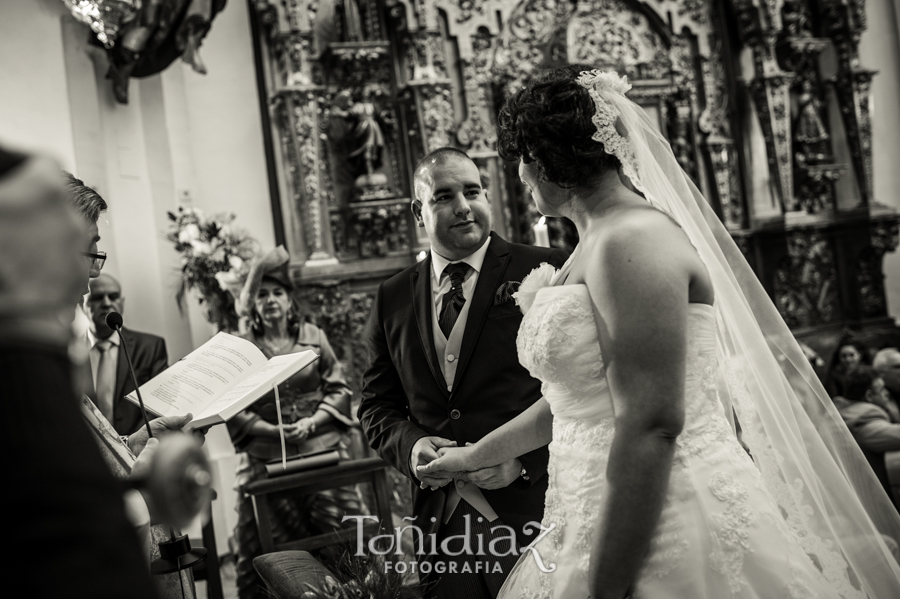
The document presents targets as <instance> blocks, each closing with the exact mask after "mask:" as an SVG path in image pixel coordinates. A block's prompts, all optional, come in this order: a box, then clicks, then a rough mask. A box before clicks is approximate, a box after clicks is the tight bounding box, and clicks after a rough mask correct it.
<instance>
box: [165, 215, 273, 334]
mask: <svg viewBox="0 0 900 599" xmlns="http://www.w3.org/2000/svg"><path fill="white" fill-rule="evenodd" d="M168 215H169V220H170V221H171V222H170V223H169V225H168V227H167V229H166V239H168V240H169V241H171V242H172V243H174V244H175V250H176V251H177V252H178V253H179V254H180V255H181V282H180V284H179V286H178V291H177V292H176V294H175V300H176V301H177V302H178V307H179V308H181V309H182V310H183V309H184V301H185V297H186V296H187V294H188V292H190V291H192V290H194V291H196V292H197V293H198V294H199V296H200V303H201V305H202V306H203V307H204V309H205V311H206V319H207V320H208V321H209V322H210V323H212V324H214V325H215V326H216V327H217V328H218V330H220V331H227V332H236V331H238V329H239V318H238V315H237V312H236V310H235V304H234V298H236V297H238V295H239V294H240V290H241V286H242V285H243V282H244V280H245V279H246V277H247V273H248V272H249V271H250V266H251V264H252V262H253V259H254V258H255V257H256V255H257V254H258V252H259V244H258V243H257V242H256V240H255V239H253V238H252V237H251V236H250V235H248V234H247V233H246V232H245V231H243V230H241V229H238V228H236V227H234V226H233V225H232V223H233V222H234V219H235V215H234V214H230V213H229V214H220V215H215V216H209V217H208V216H206V215H204V214H203V211H202V210H200V209H199V208H179V209H178V211H177V212H169V213H168Z"/></svg>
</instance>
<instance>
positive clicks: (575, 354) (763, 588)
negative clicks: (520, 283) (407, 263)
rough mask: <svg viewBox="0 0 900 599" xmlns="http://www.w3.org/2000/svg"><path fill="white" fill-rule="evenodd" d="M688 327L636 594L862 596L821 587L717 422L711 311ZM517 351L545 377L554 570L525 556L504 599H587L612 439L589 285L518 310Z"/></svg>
mask: <svg viewBox="0 0 900 599" xmlns="http://www.w3.org/2000/svg"><path fill="white" fill-rule="evenodd" d="M687 330H688V338H687V377H686V384H685V425H684V429H683V432H682V433H681V435H680V436H679V437H678V439H677V448H676V451H675V457H674V464H673V466H672V474H671V478H670V481H669V488H668V491H667V494H666V500H665V505H664V507H663V511H662V515H661V517H660V520H659V525H658V526H657V528H656V531H655V533H654V536H653V539H652V542H651V545H650V552H649V554H648V556H647V558H646V560H645V563H644V566H643V569H642V570H641V572H640V575H639V580H638V582H637V584H636V586H635V588H634V589H633V593H632V597H634V598H635V599H639V598H640V599H664V598H678V599H726V598H732V597H734V598H738V597H740V598H759V599H775V598H791V599H793V598H813V597H814V598H817V599H819V598H830V597H840V596H846V595H855V594H856V593H858V591H856V592H854V591H852V590H851V589H849V588H848V589H837V588H835V585H834V584H826V583H825V582H824V580H823V577H822V574H821V573H819V571H818V570H817V568H816V567H815V565H814V564H813V562H812V561H811V559H810V558H809V557H808V556H807V554H806V553H805V552H804V551H803V549H802V548H801V547H800V545H799V544H798V543H797V541H796V540H795V536H794V533H793V532H792V531H791V530H789V528H788V527H787V525H786V524H785V521H784V519H783V518H782V517H781V515H780V513H779V511H778V509H777V508H776V504H775V502H774V500H773V499H772V497H771V496H770V495H769V493H768V492H767V491H766V490H765V489H764V488H763V485H762V482H761V479H760V476H759V473H758V471H757V469H756V467H755V466H754V464H753V461H752V460H751V458H750V457H749V456H748V455H747V453H746V452H745V451H744V450H743V448H742V447H741V445H740V444H739V443H738V441H737V440H736V438H735V435H734V433H733V432H732V429H731V426H730V424H729V423H728V421H727V420H726V419H725V417H724V414H723V411H724V409H723V407H722V404H721V403H720V401H719V399H718V397H717V394H716V382H717V375H718V373H717V369H716V359H715V355H716V352H715V350H716V339H715V310H714V309H713V308H712V307H711V306H708V305H705V304H691V305H690V309H689V316H688V329H687ZM517 345H518V351H519V360H520V361H521V362H522V364H523V365H524V366H525V367H526V368H528V370H529V371H530V372H531V374H532V375H533V376H535V377H537V378H539V379H540V380H541V381H542V382H543V391H544V394H545V397H546V399H547V401H548V403H549V404H550V407H551V409H552V411H553V417H554V419H553V441H552V443H551V444H550V463H549V468H548V476H549V488H548V490H547V497H546V508H545V512H544V519H543V525H544V526H545V527H549V526H551V525H555V528H554V530H553V531H552V532H550V533H549V534H548V535H547V536H546V537H545V538H543V539H542V540H541V541H540V542H539V543H538V545H537V546H536V549H537V550H538V552H539V554H540V556H541V558H542V560H543V561H544V562H545V563H546V564H550V563H552V564H555V565H556V570H555V571H554V572H552V573H544V572H541V571H540V570H539V569H538V567H537V565H536V561H535V559H534V558H533V556H532V555H531V554H530V553H528V552H526V553H525V554H524V555H523V556H522V558H521V559H520V560H519V562H518V564H517V565H516V567H515V569H514V570H513V572H512V573H511V575H510V577H509V579H508V580H507V582H506V584H505V585H504V586H503V588H502V590H501V592H500V598H501V599H513V598H515V599H519V598H528V599H546V598H551V597H552V598H554V599H556V598H560V599H584V598H586V597H588V582H587V572H588V564H589V562H590V554H591V544H592V543H593V540H594V538H595V533H596V531H597V527H598V525H599V524H600V519H601V518H602V517H603V516H602V514H603V512H604V502H605V500H606V494H607V484H606V466H607V459H608V457H609V450H610V445H611V443H612V439H613V433H614V418H613V405H612V401H611V399H610V394H609V390H608V388H607V383H606V378H605V371H604V366H603V359H602V356H601V353H600V346H599V343H598V337H597V329H596V326H595V321H594V315H593V311H592V306H591V299H590V296H589V294H588V289H587V287H586V286H584V285H563V286H557V287H544V288H543V289H541V290H540V291H539V292H538V293H537V296H536V297H535V300H534V303H533V305H532V306H531V308H530V309H529V310H528V312H527V313H526V314H525V317H524V319H523V321H522V325H521V328H520V330H519V335H518V340H517ZM837 578H841V577H840V576H838V577H837ZM839 591H842V592H839Z"/></svg>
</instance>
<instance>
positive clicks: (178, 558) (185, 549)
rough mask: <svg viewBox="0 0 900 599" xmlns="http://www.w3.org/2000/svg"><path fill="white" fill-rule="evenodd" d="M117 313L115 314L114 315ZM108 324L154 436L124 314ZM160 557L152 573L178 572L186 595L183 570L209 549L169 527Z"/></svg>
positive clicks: (142, 413) (118, 315) (108, 317)
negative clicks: (194, 544) (124, 334)
mask: <svg viewBox="0 0 900 599" xmlns="http://www.w3.org/2000/svg"><path fill="white" fill-rule="evenodd" d="M113 315H115V316H113ZM106 324H107V326H109V327H110V328H111V329H113V330H114V331H115V332H116V333H118V334H119V341H121V342H122V343H121V344H120V345H121V347H122V350H123V352H124V353H125V359H126V360H127V361H128V370H129V372H130V373H131V380H132V382H133V383H134V390H135V392H136V393H137V398H138V403H139V404H140V406H141V415H143V417H144V426H146V427H147V434H148V435H149V437H148V438H150V439H152V438H153V431H152V430H150V419H149V418H148V417H147V409H146V408H145V407H144V398H143V397H141V386H140V385H139V384H138V380H137V375H136V374H135V373H134V364H132V363H131V356H129V355H128V348H126V347H125V346H126V343H125V338H124V337H122V324H123V322H122V315H121V314H119V313H118V312H111V313H109V314H107V316H106ZM158 547H159V554H160V557H159V558H158V559H155V560H153V563H151V564H150V572H151V573H152V574H171V573H174V572H177V573H178V582H179V583H180V584H181V594H182V596H184V579H183V578H182V576H181V571H182V570H187V569H189V568H191V567H192V566H193V565H194V564H196V563H198V562H201V561H203V560H204V559H205V558H206V554H207V550H206V549H205V548H203V547H197V548H193V547H191V542H190V540H188V537H187V535H178V534H176V532H175V529H174V528H172V527H169V540H168V541H162V542H160V543H159V544H158Z"/></svg>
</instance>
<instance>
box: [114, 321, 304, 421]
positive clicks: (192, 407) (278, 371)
mask: <svg viewBox="0 0 900 599" xmlns="http://www.w3.org/2000/svg"><path fill="white" fill-rule="evenodd" d="M318 359H319V355H318V354H317V353H316V352H314V351H312V350H307V351H303V352H298V353H296V354H288V355H286V356H275V357H274V358H272V359H271V360H267V359H266V357H265V356H264V355H263V353H262V352H261V351H260V350H259V349H258V348H257V347H256V346H255V345H254V344H253V343H251V342H250V341H247V340H246V339H241V338H240V337H235V336H234V335H229V334H228V333H219V334H217V335H216V336H215V337H213V338H212V339H210V340H209V341H207V342H206V343H204V344H203V345H201V346H200V347H198V348H197V349H195V350H194V351H192V352H191V353H189V354H188V355H186V356H185V357H184V358H182V359H181V360H179V361H178V362H176V363H175V364H173V365H172V366H170V367H169V368H168V369H166V370H164V371H162V372H161V373H160V374H159V375H157V376H155V377H154V378H152V379H151V380H149V381H147V382H146V383H144V384H143V385H141V397H142V398H143V399H144V407H146V408H147V413H148V416H149V417H155V416H175V415H179V414H187V413H188V412H190V413H191V414H193V416H194V419H193V420H192V421H191V422H190V423H189V424H188V425H187V426H186V427H185V428H188V429H194V428H204V427H207V426H211V425H213V424H218V423H220V422H227V421H228V420H229V419H231V418H232V417H233V416H234V415H235V414H237V413H238V412H240V411H241V410H243V409H244V408H246V407H247V406H249V405H250V404H252V403H253V402H255V401H256V400H258V399H259V398H261V397H262V396H263V395H265V394H266V393H268V392H269V391H271V390H272V387H273V386H275V385H279V384H281V383H283V382H284V381H286V380H287V379H289V378H290V377H292V376H293V375H294V374H295V373H297V372H299V371H300V370H303V369H304V368H306V367H307V366H309V365H310V364H312V363H313V362H315V361H316V360H318ZM125 397H126V399H128V400H130V401H132V402H134V404H135V405H139V403H138V398H137V392H135V391H132V392H131V393H129V394H128V395H126V396H125ZM151 414H152V416H151Z"/></svg>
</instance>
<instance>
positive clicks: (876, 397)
mask: <svg viewBox="0 0 900 599" xmlns="http://www.w3.org/2000/svg"><path fill="white" fill-rule="evenodd" d="M843 389H844V395H843V396H842V397H841V396H838V397H835V398H834V404H835V406H837V409H838V411H839V412H840V413H841V416H842V417H843V419H844V422H846V423H847V427H848V428H849V429H850V433H851V434H852V435H853V438H854V439H856V442H857V443H859V447H860V449H862V450H863V453H864V454H865V456H866V459H867V460H869V464H871V466H872V470H874V471H875V476H877V477H878V480H879V481H880V482H881V484H882V485H883V486H884V488H885V491H886V492H887V494H888V497H890V498H891V500H892V501H893V502H894V505H898V501H897V498H896V497H894V495H893V494H892V492H891V486H890V478H889V475H888V471H887V468H886V467H885V461H884V454H885V453H886V452H888V451H897V450H900V411H898V409H897V404H896V402H895V401H894V400H893V399H891V396H890V393H888V391H887V389H886V388H885V385H884V379H882V378H881V376H880V375H879V374H878V372H877V371H876V370H875V369H874V368H872V367H871V366H866V365H865V364H861V365H859V366H857V367H856V368H854V369H853V370H851V371H850V372H848V373H847V375H846V376H845V377H844V385H843ZM898 474H900V473H898Z"/></svg>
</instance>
